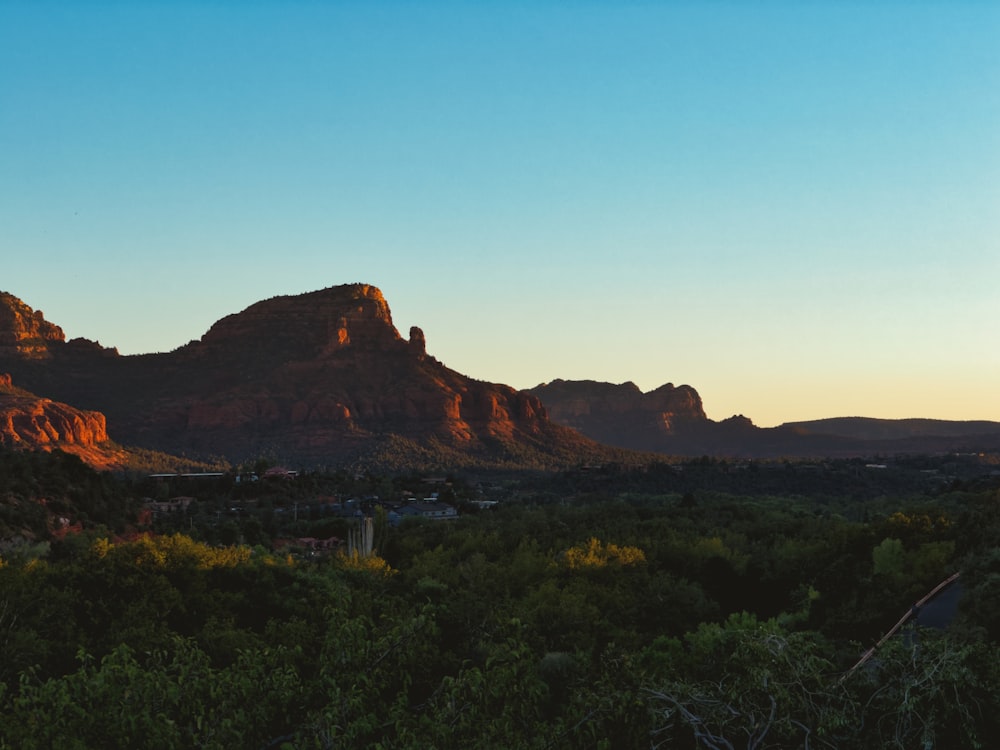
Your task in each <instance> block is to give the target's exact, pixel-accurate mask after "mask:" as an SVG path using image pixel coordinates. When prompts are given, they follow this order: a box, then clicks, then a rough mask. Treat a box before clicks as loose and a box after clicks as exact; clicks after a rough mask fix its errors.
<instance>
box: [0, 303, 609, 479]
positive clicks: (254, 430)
mask: <svg viewBox="0 0 1000 750" xmlns="http://www.w3.org/2000/svg"><path fill="white" fill-rule="evenodd" d="M21 304H23V303H21ZM21 318H24V319H28V320H32V321H35V324H36V328H37V329H38V330H46V331H58V327H57V326H52V325H51V324H48V323H47V322H46V321H44V318H41V316H39V315H37V314H36V313H34V311H32V310H31V309H30V308H28V307H27V306H26V305H24V309H23V310H22V311H21ZM23 328H24V326H23V325H20V324H19V326H18V327H16V329H15V327H14V326H12V325H10V324H9V322H8V325H7V326H6V327H5V328H3V329H0V336H3V335H5V334H6V336H7V338H8V339H10V338H11V337H12V335H13V333H14V330H17V331H20V330H22V329H23ZM59 333H60V334H61V331H59ZM46 341H47V348H46V356H45V357H44V358H39V357H35V356H33V355H32V354H30V353H28V352H25V351H22V350H20V349H17V348H16V347H7V349H6V350H0V370H5V371H9V372H11V373H13V374H14V377H15V381H16V382H18V383H23V384H25V385H26V386H27V387H30V388H32V389H33V390H35V391H37V392H38V393H42V394H44V395H46V396H50V397H52V398H54V399H59V400H60V401H65V402H67V403H71V404H74V405H77V406H81V407H84V408H86V409H91V410H97V411H100V412H103V413H104V414H106V415H107V420H108V429H109V431H110V432H111V434H112V435H114V437H115V440H116V441H118V442H119V443H125V444H129V445H137V446H141V447H150V448H156V449H159V450H166V451H170V452H175V453H176V452H186V453H188V454H190V455H196V456H200V455H204V456H220V455H221V456H226V457H229V458H231V459H233V460H239V459H241V458H243V457H247V456H255V455H260V454H261V453H270V454H278V455H282V456H284V457H287V458H289V459H298V460H301V461H303V462H321V463H330V462H334V461H337V460H340V459H342V458H347V457H350V456H352V455H355V454H357V453H358V452H361V451H363V450H364V449H365V447H366V445H368V444H369V443H370V442H371V441H373V440H376V439H381V438H384V437H385V436H387V435H391V436H399V437H403V438H407V439H409V440H411V441H416V442H417V443H419V444H428V443H433V444H434V445H435V446H446V447H448V448H450V449H452V448H453V449H456V450H460V451H466V452H473V453H479V454H489V453H490V452H491V451H494V452H495V451H498V450H503V451H506V450H508V449H509V446H507V447H503V446H502V444H503V443H525V444H530V445H531V446H532V450H538V451H549V452H552V451H563V452H568V451H572V450H575V449H577V448H580V447H588V448H592V447H594V446H593V443H591V441H588V440H586V439H585V438H583V437H582V436H581V435H579V434H577V433H575V432H573V431H572V430H568V429H566V428H564V427H562V426H559V425H555V424H553V423H552V422H550V421H549V419H548V417H547V415H546V411H545V409H544V407H543V406H542V405H541V403H540V402H539V400H538V399H537V398H536V397H535V396H532V395H530V394H527V393H520V392H517V391H515V390H514V389H512V388H510V387H508V386H505V385H498V384H493V383H485V382H482V381H477V380H473V379H471V378H467V377H465V376H464V375H461V374H460V373H457V372H455V371H453V370H450V369H448V368H447V367H445V366H444V365H443V364H441V363H440V362H438V361H437V360H436V359H435V358H434V357H433V356H430V355H429V354H428V353H427V350H426V349H427V342H426V338H425V336H424V334H423V331H421V330H420V329H419V328H416V327H414V328H412V329H411V330H410V335H409V339H408V340H407V339H404V338H402V337H401V336H400V334H399V332H398V331H397V330H396V328H395V326H394V325H393V322H392V315H391V312H390V310H389V305H388V304H387V302H386V300H385V298H384V297H383V295H382V292H381V291H380V290H379V289H377V288H376V287H374V286H371V285H368V284H348V285H344V286H336V287H330V288H327V289H322V290H319V291H316V292H310V293H307V294H301V295H293V296H282V297H274V298H272V299H268V300H263V301H261V302H257V303H256V304H253V305H251V306H250V307H248V308H247V309H245V310H243V311H242V312H239V313H235V314H233V315H228V316H226V317H225V318H223V319H221V320H219V321H218V322H217V323H215V324H214V325H213V326H212V327H211V328H210V329H209V330H208V331H207V332H206V333H205V334H204V335H203V336H202V337H201V338H200V339H198V340H194V341H191V342H190V343H189V344H187V345H185V346H182V347H180V348H178V349H176V350H175V351H173V352H169V353H161V354H146V355H136V356H119V355H118V354H117V352H116V351H115V350H109V349H103V348H102V347H100V346H99V345H94V344H93V343H92V342H85V341H73V342H65V341H63V340H62V339H61V338H60V337H58V336H54V337H53V338H52V339H49V340H46Z"/></svg>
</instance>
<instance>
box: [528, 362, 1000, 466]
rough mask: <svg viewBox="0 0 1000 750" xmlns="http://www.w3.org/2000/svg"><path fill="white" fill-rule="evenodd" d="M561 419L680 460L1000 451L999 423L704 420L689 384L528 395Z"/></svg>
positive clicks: (570, 384) (544, 389)
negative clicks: (777, 423)
mask: <svg viewBox="0 0 1000 750" xmlns="http://www.w3.org/2000/svg"><path fill="white" fill-rule="evenodd" d="M528 392H529V393H531V394H533V395H535V396H537V397H538V398H539V399H540V400H541V401H542V403H543V404H544V405H545V407H546V408H547V409H548V411H549V414H550V416H551V417H552V419H553V420H554V421H557V422H560V423H562V424H565V425H568V426H571V427H574V428H576V429H578V430H579V431H580V432H582V433H583V434H584V435H587V436H588V437H591V438H593V439H594V440H598V441H601V442H604V443H607V444H608V445H615V446H620V447H623V448H628V449H631V450H638V451H652V452H657V453H666V454H671V455H677V456H701V455H712V456H729V457H736V458H780V457H789V458H792V457H809V458H814V457H823V456H827V457H848V456H864V455H877V454H891V453H938V452H946V451H969V450H974V451H991V452H992V451H998V450H1000V423H997V422H986V421H979V422H948V421H942V420H932V419H903V420H882V419H868V418H860V417H850V418H833V419H822V420H815V421H811V422H793V423H788V424H783V425H780V426H778V427H771V428H761V427H757V426H755V425H754V424H753V423H752V422H751V421H750V420H749V419H748V418H747V417H744V416H743V415H735V416H733V417H730V418H729V419H725V420H722V421H721V422H717V421H713V420H711V419H709V418H708V417H706V416H705V411H704V409H703V406H702V401H701V397H700V396H699V395H698V392H697V391H696V390H695V389H694V388H692V387H691V386H688V385H681V386H674V385H673V384H671V383H667V384H666V385H663V386H661V387H659V388H657V389H655V390H653V391H649V392H648V393H643V392H642V391H641V390H640V389H639V388H638V387H637V386H636V385H635V384H634V383H631V382H628V383H622V384H618V385H616V384H612V383H600V382H595V381H591V380H577V381H568V380H554V381H552V382H551V383H543V384H542V385H539V386H536V387H535V388H532V389H530V390H529V391H528Z"/></svg>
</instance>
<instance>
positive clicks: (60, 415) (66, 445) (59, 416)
mask: <svg viewBox="0 0 1000 750" xmlns="http://www.w3.org/2000/svg"><path fill="white" fill-rule="evenodd" d="M0 444H2V445H5V446H7V447H12V448H17V449H31V450H45V451H50V450H55V449H59V450H62V451H65V452H66V453H73V454H75V455H78V456H80V457H81V458H83V459H84V460H86V461H87V462H89V463H91V464H93V465H95V466H97V467H99V468H112V467H114V466H118V465H120V463H121V462H122V461H123V459H124V454H123V453H122V452H121V451H120V450H119V449H118V448H115V447H114V446H111V445H109V443H108V432H107V422H106V420H105V417H104V415H103V414H101V413H100V412H96V411H83V410H81V409H76V408H74V407H72V406H70V405H69V404H64V403H59V402H57V401H52V400H50V399H47V398H41V397H39V396H36V395H35V394H33V393H30V392H29V391H26V390H23V389H21V388H18V387H16V386H15V385H14V384H13V382H12V380H11V376H10V375H9V374H6V373H0Z"/></svg>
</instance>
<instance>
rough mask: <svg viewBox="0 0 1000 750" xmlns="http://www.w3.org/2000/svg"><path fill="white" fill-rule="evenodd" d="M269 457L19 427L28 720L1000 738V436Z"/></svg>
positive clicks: (822, 742) (20, 741)
mask: <svg viewBox="0 0 1000 750" xmlns="http://www.w3.org/2000/svg"><path fill="white" fill-rule="evenodd" d="M266 468H268V467H267V462H266V461H263V460H262V461H260V462H258V463H257V464H256V465H253V466H245V467H237V468H235V469H234V470H232V471H230V472H227V473H225V474H224V475H223V476H219V477H206V478H202V479H191V478H184V477H182V476H177V477H168V478H160V479H153V478H150V477H148V476H146V475H142V474H133V475H130V476H116V475H112V474H109V473H98V472H95V471H93V470H92V469H90V468H88V467H87V466H86V465H84V464H83V463H82V462H80V461H79V460H78V459H76V458H74V457H72V456H68V455H66V454H62V453H59V452H54V453H51V454H48V453H19V452H14V451H10V450H3V451H0V748H4V749H6V748H11V749H12V750H13V749H14V748H18V749H20V748H51V747H60V748H179V747H200V748H260V749H262V750H263V749H266V748H274V749H278V748H357V747H367V748H386V749H388V748H499V747H504V748H538V749H542V748H608V749H610V748H690V749H692V750H693V749H695V748H706V749H721V748H734V749H735V748H747V749H750V748H758V749H763V748H901V749H902V748H906V749H910V748H938V747H940V748H976V747H986V748H988V747H996V746H997V744H998V742H1000V718H998V717H1000V710H998V709H1000V652H998V643H1000V476H998V475H997V471H996V466H995V465H991V464H990V463H989V457H981V456H933V457H929V456H912V457H901V458H895V459H885V460H883V459H878V460H875V461H872V460H868V461H863V460H848V459H844V460H837V461H827V462H818V463H795V462H782V461H776V462H766V463H750V462H742V463H740V462H731V463H727V462H725V461H719V460H716V459H711V458H703V459H697V460H692V461H686V462H683V463H666V462H664V463H657V462H654V463H650V464H647V465H643V466H621V465H608V466H599V467H589V466H588V467H579V468H578V469H576V470H573V471H564V472H548V473H546V472H534V473H529V472H507V473H500V472H497V473H493V474H488V475H487V474H480V475H475V476H473V475H467V476H466V475H462V474H461V473H455V474H449V475H446V476H438V477H430V476H424V475H420V474H416V473H409V474H406V473H401V474H399V475H394V476H390V475H376V474H372V473H363V472H349V471H346V470H345V471H339V472H326V473H311V472H301V473H299V475H298V476H297V477H296V478H294V479H279V480H265V479H263V476H264V471H265V469H266ZM237 477H239V478H240V479H241V481H236V478H237ZM254 477H256V478H257V481H254V480H253V478H254ZM428 496H433V499H434V500H435V501H437V502H444V503H448V504H450V505H451V506H452V507H455V508H457V510H458V517H457V518H456V519H454V520H447V521H439V520H429V519H422V518H406V519H405V520H402V522H400V523H398V524H396V523H390V517H389V514H388V513H387V512H386V509H387V508H389V507H392V506H393V504H396V505H398V504H400V503H405V502H406V501H407V500H412V499H420V498H423V497H428ZM178 498H183V499H184V502H183V503H179V502H174V504H173V505H171V501H176V500H177V499H178ZM156 503H161V504H166V505H161V506H159V507H161V508H162V507H171V508H174V509H172V510H167V511H163V512H156V513H154V512H151V510H150V509H151V508H153V507H157V506H156V505H155V504H156ZM359 531H363V532H364V533H363V534H362V536H364V535H367V537H368V545H360V547H359V545H357V544H356V543H352V542H351V540H355V539H357V538H358V534H359ZM304 540H335V541H336V540H341V541H342V542H343V543H340V544H332V545H329V546H331V547H332V549H320V550H317V549H316V548H314V547H311V546H310V545H309V544H308V543H306V542H305V541H304ZM955 573H959V574H960V578H959V580H958V583H957V584H955V585H957V586H959V587H960V594H961V595H960V597H959V600H958V605H957V608H956V609H955V611H953V612H951V613H949V614H948V617H947V618H946V619H947V622H946V623H945V625H944V626H943V627H922V626H920V625H919V624H917V622H918V620H917V618H916V614H917V613H916V612H915V611H914V602H917V601H918V600H920V599H921V598H922V597H923V596H924V595H925V594H926V593H927V592H928V591H930V590H931V589H932V588H933V587H934V586H935V585H937V584H938V583H939V582H941V581H942V580H944V579H946V578H947V577H949V576H951V575H953V574H955ZM908 612H910V613H912V614H913V615H914V617H913V618H911V620H910V622H909V623H907V624H906V625H905V626H904V627H902V628H901V629H900V630H899V633H898V635H896V636H895V637H892V638H888V639H886V640H884V641H883V640H882V636H883V635H885V634H886V633H887V632H888V631H889V630H890V629H891V628H892V627H893V625H894V624H895V623H896V622H897V621H898V620H900V618H901V616H903V615H905V614H906V613H908ZM876 644H877V648H874V647H875V646H876ZM866 653H868V656H869V658H867V659H866V660H865V661H864V662H863V663H860V664H859V662H860V661H861V659H862V656H863V655H865V654H866Z"/></svg>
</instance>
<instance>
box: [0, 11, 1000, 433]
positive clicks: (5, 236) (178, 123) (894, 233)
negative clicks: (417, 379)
mask: <svg viewBox="0 0 1000 750" xmlns="http://www.w3.org/2000/svg"><path fill="white" fill-rule="evenodd" d="M355 281H363V282H367V283H371V284H375V285H377V286H378V287H380V288H381V289H382V291H383V292H384V293H385V295H386V298H387V300H388V302H389V305H390V307H391V308H392V311H393V317H394V321H395V323H396V326H397V328H399V329H400V331H401V333H402V334H403V335H404V336H406V335H407V332H408V330H409V327H410V326H411V325H418V326H420V327H421V328H423V330H424V332H425V334H426V336H427V348H428V352H429V353H431V354H433V355H434V356H436V357H437V358H438V359H440V360H441V361H442V362H444V363H445V364H447V365H448V366H450V367H452V368H453V369H456V370H458V371H460V372H463V373H465V374H467V375H470V376H472V377H475V378H478V379H482V380H489V381H493V382H502V383H508V384H510V385H512V386H514V387H517V388H528V387H532V386H535V385H537V384H539V383H542V382H547V381H549V380H552V379H555V378H564V379H592V380H602V381H608V382H614V383H620V382H624V381H628V380H631V381H633V382H635V383H636V384H637V385H638V386H639V387H640V388H642V389H643V390H651V389H653V388H656V387H657V386H659V385H662V384H663V383H666V382H673V383H674V384H678V385H679V384H681V383H687V384H690V385H692V386H694V387H695V388H696V389H697V390H698V391H699V393H700V394H701V396H702V399H703V401H704V404H705V408H706V411H707V413H708V415H709V416H710V417H712V418H713V419H723V418H725V417H728V416H730V415H732V414H735V413H742V414H744V415H746V416H748V417H750V418H751V419H753V420H754V422H755V423H756V424H758V425H762V426H768V425H773V424H777V423H780V422H783V421H790V420H796V419H812V418H819V417H832V416H849V415H861V416H872V417H884V418H901V417H933V418H941V419H993V420H1000V286H998V284H1000V3H997V2H987V1H983V2H884V1H879V0H871V1H870V2H856V3H852V2H836V3H833V2H830V3H824V2H818V1H817V0H813V1H808V0H803V2H767V1H766V0H765V1H764V2H755V3H749V2H748V3H739V2H721V1H719V2H713V1H707V2H693V1H692V2H668V1H665V2H610V1H609V2H594V1H591V2H587V1H583V2H578V3H574V2H546V1H545V0H539V1H538V2H527V1H526V2H508V3H503V2H495V3H486V2H483V3H467V2H458V1H456V2H395V3H394V2H332V1H331V2H305V1H302V2H265V1H263V0H257V1H256V2H255V1H253V0H250V1H247V2H222V1H221V0H216V1H215V2H178V1H176V0H172V1H171V2H166V1H164V2H159V3H143V2H124V1H121V2H114V1H112V0H108V1H107V2H102V3H88V2H85V1H80V0H77V1H75V2H64V3H51V2H45V1H44V0H42V1H40V2H28V1H27V0H24V1H19V0H0V289H2V290H4V291H8V292H11V293H12V294H14V295H16V296H18V297H20V298H21V299H23V300H24V301H25V302H26V303H27V304H29V305H31V306H32V307H34V308H36V309H41V310H43V311H44V313H45V315H46V317H47V318H48V319H49V320H51V321H52V322H54V323H57V324H59V325H61V326H62V327H63V329H64V330H65V331H66V334H67V336H68V337H71V338H72V337H76V336H83V337H86V338H90V339H96V340H99V341H100V342H101V343H102V344H104V345H105V346H117V347H118V349H119V351H121V352H122V353H123V354H132V353H139V352H150V351H167V350H170V349H173V348H175V347H177V346H180V345H182V344H184V343H186V342H187V341H189V340H191V339H197V338H199V337H200V336H201V335H202V334H203V333H204V332H205V331H206V330H207V329H208V328H209V326H210V325H211V324H212V323H213V322H214V321H216V320H217V319H219V318H221V317H223V316H224V315H227V314H229V313H233V312H238V311H240V310H242V309H244V308H245V307H247V306H248V305H250V304H252V303H253V302H255V301H257V300H260V299H264V298H267V297H271V296H274V295H278V294H297V293H301V292H307V291H312V290H315V289H320V288H323V287H327V286H332V285H336V284H343V283H350V282H355ZM43 395H44V394H43Z"/></svg>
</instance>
